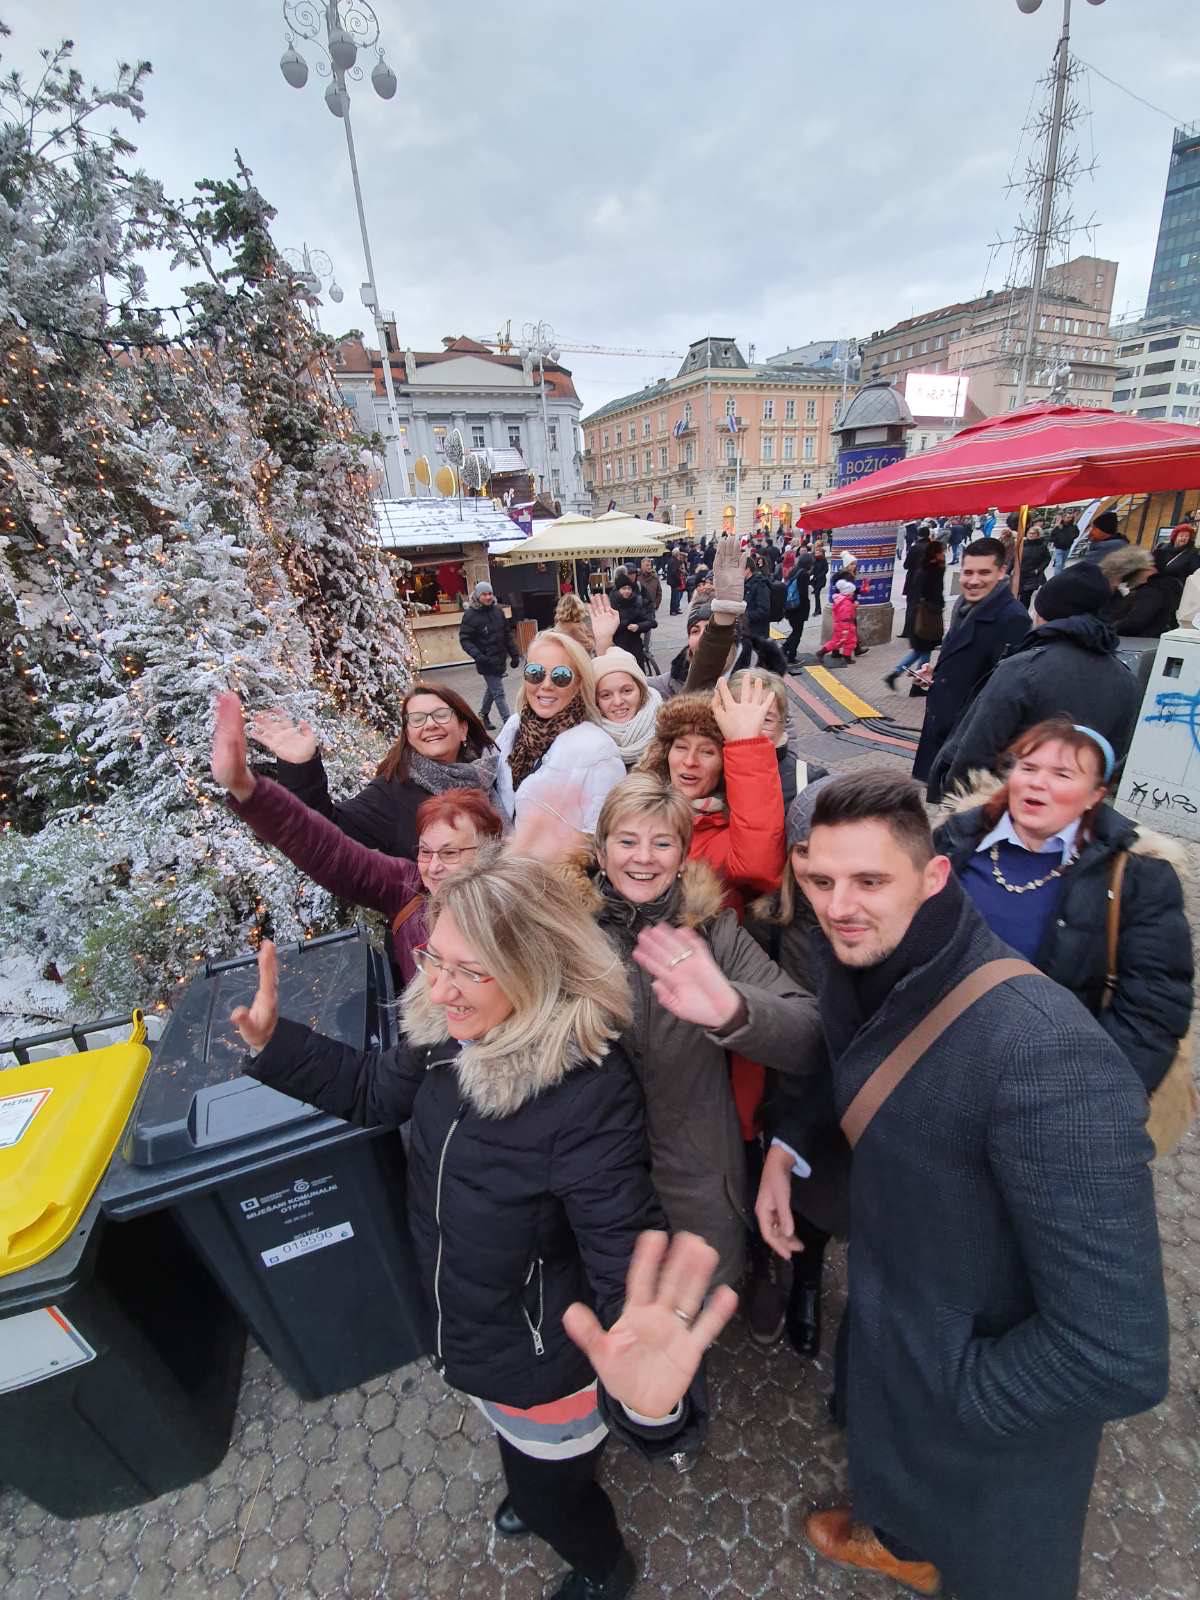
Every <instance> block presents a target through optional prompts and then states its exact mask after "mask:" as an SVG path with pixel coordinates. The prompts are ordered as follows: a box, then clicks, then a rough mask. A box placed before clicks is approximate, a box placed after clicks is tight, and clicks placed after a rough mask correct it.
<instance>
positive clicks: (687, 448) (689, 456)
mask: <svg viewBox="0 0 1200 1600" xmlns="http://www.w3.org/2000/svg"><path fill="white" fill-rule="evenodd" d="M683 459H684V460H685V461H686V462H687V464H688V466H689V467H690V466H691V465H692V464H693V462H694V461H695V459H696V446H695V445H694V444H693V443H692V441H691V440H690V439H689V440H688V442H687V444H685V445H684V447H683Z"/></svg>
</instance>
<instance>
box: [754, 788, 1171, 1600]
mask: <svg viewBox="0 0 1200 1600" xmlns="http://www.w3.org/2000/svg"><path fill="white" fill-rule="evenodd" d="M793 866H794V867H795V869H796V871H797V873H798V875H799V876H800V878H801V881H802V886H803V888H804V890H805V892H806V893H807V895H808V898H809V900H810V902H811V904H812V907H813V910H814V911H815V913H816V917H817V920H818V923H819V925H820V930H821V933H820V935H816V936H814V937H815V944H816V946H817V950H816V955H817V968H818V971H817V986H818V997H819V1000H820V1006H821V1019H822V1025H823V1027H824V1030H825V1034H826V1038H827V1042H828V1045H829V1053H830V1059H831V1061H832V1063H833V1065H832V1075H833V1092H834V1101H835V1105H836V1109H837V1113H838V1115H839V1117H840V1118H842V1119H843V1126H846V1125H847V1122H849V1123H850V1125H851V1127H852V1129H853V1128H854V1123H853V1116H851V1117H850V1118H848V1117H847V1113H848V1112H849V1111H850V1110H851V1107H852V1105H854V1103H855V1102H856V1099H857V1097H859V1095H860V1091H863V1089H864V1086H865V1085H867V1084H868V1081H869V1080H871V1079H872V1076H873V1074H874V1073H875V1071H876V1069H877V1068H879V1067H880V1065H881V1063H883V1062H884V1061H885V1060H886V1059H887V1058H888V1057H889V1056H891V1053H892V1052H893V1051H894V1050H895V1049H896V1048H897V1047H898V1046H900V1045H901V1044H902V1043H903V1042H904V1041H905V1040H906V1039H908V1038H909V1036H910V1035H912V1034H913V1031H914V1030H915V1029H917V1028H918V1027H919V1026H920V1025H921V1024H922V1023H923V1022H926V1019H928V1018H929V1016H930V1013H931V1012H932V1011H933V1009H934V1008H935V1007H936V1006H937V1005H938V1004H939V1003H940V1002H941V1001H942V1000H943V999H944V998H945V997H946V996H947V995H948V994H949V993H950V991H951V990H953V989H955V987H956V986H957V985H958V984H959V983H960V981H961V980H963V979H964V978H966V977H968V976H969V975H971V974H973V973H976V972H977V971H978V970H979V969H980V968H981V967H983V966H984V965H985V964H986V963H989V962H992V961H996V960H1003V959H1008V960H1010V961H1011V960H1013V953H1012V951H1010V950H1009V949H1008V947H1007V946H1006V945H1004V944H1002V943H1001V942H1000V941H999V940H998V939H997V938H996V937H995V936H994V935H993V934H992V933H991V932H990V931H989V930H988V928H987V927H986V925H985V924H984V922H983V921H982V919H981V918H980V916H979V914H978V913H977V912H976V910H975V909H974V907H973V905H972V904H971V902H970V901H969V900H968V899H967V897H966V896H965V895H964V894H963V892H962V890H961V888H960V887H959V884H958V881H957V879H956V878H955V877H954V876H953V875H952V873H951V871H950V863H949V861H948V859H947V858H946V857H945V856H938V855H935V854H934V851H933V844H932V840H931V837H930V832H929V824H928V820H927V818H926V814H925V810H924V806H923V804H922V799H921V793H920V790H919V789H918V787H917V786H916V785H915V784H913V783H911V782H908V781H905V780H901V779H898V778H897V776H896V774H895V773H894V772H892V771H887V772H882V771H869V770H868V771H866V772H857V773H851V774H848V775H845V776H843V777H840V778H837V779H834V780H833V781H831V782H830V783H827V784H826V785H825V786H824V787H823V789H822V791H821V793H820V795H819V796H818V798H817V801H816V805H815V807H814V813H813V819H812V832H811V835H810V837H809V842H808V853H807V856H806V857H805V858H803V859H802V860H800V861H799V862H798V863H797V862H795V861H794V862H793ZM914 1046H915V1047H916V1048H915V1049H914V1051H913V1060H912V1065H911V1067H910V1068H909V1070H908V1071H907V1073H906V1074H903V1075H898V1076H897V1077H896V1078H895V1079H894V1080H893V1081H892V1084H891V1087H890V1091H889V1092H883V1093H882V1097H881V1098H879V1097H876V1099H875V1106H876V1109H875V1110H874V1114H873V1116H870V1117H869V1119H868V1120H867V1121H866V1122H865V1123H864V1122H862V1120H861V1115H862V1109H863V1106H864V1102H867V1103H869V1102H870V1100H871V1098H872V1097H871V1095H870V1093H868V1094H867V1095H865V1096H864V1097H863V1099H857V1110H856V1112H855V1113H854V1115H858V1116H859V1117H860V1120H859V1122H858V1124H857V1129H856V1134H857V1136H856V1138H855V1137H852V1143H854V1146H855V1148H854V1155H853V1160H852V1168H851V1178H850V1183H851V1197H850V1214H851V1219H852V1222H851V1234H852V1238H851V1245H850V1254H849V1262H850V1291H849V1303H848V1310H847V1318H848V1325H849V1343H848V1357H847V1372H846V1380H845V1381H846V1401H847V1410H848V1449H849V1458H850V1462H849V1464H850V1495H851V1504H850V1505H848V1506H844V1507H841V1508H838V1509H836V1510H829V1511H819V1512H815V1513H813V1514H812V1515H811V1516H810V1517H809V1518H808V1520H807V1523H806V1525H805V1531H806V1536H807V1538H808V1541H809V1543H810V1544H811V1545H812V1546H813V1547H814V1548H815V1549H816V1550H817V1551H818V1552H819V1553H820V1554H821V1555H823V1556H825V1557H827V1558H829V1559H830V1560H832V1561H836V1562H839V1563H841V1564H842V1565H844V1566H848V1567H854V1568H859V1569H861V1570H865V1571H869V1572H873V1573H877V1574H881V1575H886V1576H889V1577H891V1578H894V1579H897V1580H898V1581H900V1582H901V1583H904V1584H906V1585H907V1586H908V1587H909V1588H910V1589H911V1590H913V1591H915V1592H916V1593H918V1594H929V1595H932V1594H937V1593H939V1592H940V1590H941V1589H942V1588H943V1587H945V1588H946V1589H949V1590H950V1591H951V1592H953V1593H954V1594H955V1595H956V1596H957V1597H958V1600H1017V1597H1019V1600H1074V1596H1075V1594H1076V1590H1077V1588H1078V1581H1079V1558H1080V1548H1081V1542H1082V1538H1083V1527H1084V1518H1085V1516H1086V1514H1087V1505H1088V1497H1089V1494H1090V1492H1091V1485H1092V1478H1093V1475H1094V1472H1095V1466H1096V1456H1097V1451H1098V1449H1099V1445H1100V1436H1101V1431H1102V1428H1103V1424H1104V1423H1105V1421H1107V1420H1109V1419H1110V1418H1116V1417H1122V1416H1128V1415H1131V1414H1132V1413H1134V1412H1138V1411H1142V1410H1144V1409H1146V1408H1147V1407H1149V1406H1153V1405H1156V1404H1157V1403H1158V1402H1159V1401H1160V1400H1161V1399H1162V1398H1163V1395H1164V1394H1165V1392H1166V1387H1167V1314H1166V1298H1165V1293H1164V1288H1163V1280H1162V1265H1161V1260H1160V1254H1159V1242H1158V1230H1157V1223H1156V1218H1155V1210H1154V1195H1153V1190H1152V1187H1151V1180H1150V1170H1149V1161H1150V1159H1151V1156H1152V1154H1153V1149H1152V1146H1151V1143H1150V1139H1149V1137H1148V1136H1147V1134H1146V1131H1145V1126H1144V1124H1145V1117H1146V1096H1145V1091H1144V1089H1143V1088H1142V1085H1141V1082H1140V1081H1139V1079H1138V1077H1137V1075H1136V1073H1135V1072H1134V1071H1133V1068H1132V1067H1131V1066H1130V1065H1129V1063H1128V1062H1127V1061H1126V1060H1125V1058H1124V1056H1123V1055H1122V1054H1121V1052H1120V1051H1119V1050H1118V1049H1117V1047H1116V1046H1115V1045H1114V1044H1113V1043H1112V1041H1111V1040H1110V1039H1109V1038H1108V1036H1107V1035H1106V1034H1105V1033H1104V1032H1103V1030H1102V1029H1101V1028H1100V1027H1099V1025H1098V1024H1097V1023H1096V1022H1095V1021H1094V1020H1093V1019H1092V1017H1091V1016H1089V1015H1088V1013H1087V1012H1086V1011H1085V1010H1084V1008H1083V1007H1082V1006H1081V1005H1080V1004H1079V1002H1078V1001H1077V1000H1076V999H1075V998H1074V996H1073V995H1071V994H1069V993H1068V992H1067V990H1065V989H1063V988H1060V987H1059V986H1058V984H1056V983H1054V982H1053V981H1052V980H1051V979H1049V978H1047V977H1045V976H1044V975H1042V974H1041V973H1039V972H1037V971H1035V970H1034V969H1032V968H1028V967H1024V968H1023V969H1022V970H1019V971H1018V972H1016V973H1015V974H1010V975H1007V976H1006V977H1005V978H1004V980H1003V981H1002V982H1000V983H999V984H998V985H997V986H996V987H993V988H991V989H990V990H989V991H988V992H986V993H983V994H982V995H981V996H980V997H979V998H977V999H975V1000H974V1002H973V1003H971V1004H969V1006H968V1007H967V1008H966V1009H964V1010H963V1011H962V1012H961V1014H960V1015H959V1016H958V1018H957V1020H955V1021H952V1022H951V1023H950V1024H949V1026H948V1027H946V1029H945V1031H943V1032H941V1033H940V1035H939V1034H938V1033H937V1030H936V1028H931V1027H930V1026H929V1025H928V1024H927V1026H926V1032H925V1036H924V1037H923V1038H919V1039H917V1040H915V1041H914ZM875 1088H876V1089H878V1088H879V1080H876V1084H875ZM776 1127H777V1128H778V1131H779V1139H777V1141H776V1143H775V1144H774V1145H773V1147H772V1149H771V1150H770V1151H769V1152H768V1155H767V1159H766V1169H765V1172H764V1176H763V1181H762V1187H761V1189H760V1192H759V1200H758V1205H757V1208H756V1214H757V1217H758V1221H759V1225H760V1228H761V1229H762V1233H763V1237H764V1238H765V1239H766V1241H767V1243H768V1244H770V1245H772V1246H773V1248H774V1249H775V1250H776V1251H777V1252H778V1253H779V1254H780V1255H782V1256H784V1257H788V1256H790V1254H791V1253H792V1251H793V1250H795V1249H796V1248H798V1246H797V1245H796V1243H795V1236H794V1234H793V1231H792V1217H791V1210H790V1206H791V1183H792V1178H793V1171H795V1172H796V1174H797V1175H798V1176H800V1175H802V1173H801V1166H800V1165H796V1166H795V1167H794V1166H793V1152H792V1151H791V1150H790V1149H789V1148H788V1145H787V1135H788V1131H789V1129H788V1111H787V1104H786V1089H785V1091H784V1099H783V1104H782V1105H781V1107H780V1113H779V1118H778V1121H777V1123H776ZM1146 1581H1147V1583H1149V1581H1150V1574H1149V1573H1147V1575H1146Z"/></svg>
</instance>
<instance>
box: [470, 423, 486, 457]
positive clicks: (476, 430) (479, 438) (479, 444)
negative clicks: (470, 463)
mask: <svg viewBox="0 0 1200 1600" xmlns="http://www.w3.org/2000/svg"><path fill="white" fill-rule="evenodd" d="M484 438H485V434H484V431H483V424H482V423H480V422H473V423H472V424H471V449H472V450H482V449H484V448H485V446H484Z"/></svg>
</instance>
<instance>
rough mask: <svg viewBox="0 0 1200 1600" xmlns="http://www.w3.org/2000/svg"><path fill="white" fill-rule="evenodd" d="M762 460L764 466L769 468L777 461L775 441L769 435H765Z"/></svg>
mask: <svg viewBox="0 0 1200 1600" xmlns="http://www.w3.org/2000/svg"><path fill="white" fill-rule="evenodd" d="M762 459H763V465H764V466H769V465H770V464H771V463H772V462H773V461H774V460H775V441H774V439H773V438H772V437H771V435H770V434H769V433H765V434H764V435H763V442H762Z"/></svg>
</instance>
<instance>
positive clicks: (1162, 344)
mask: <svg viewBox="0 0 1200 1600" xmlns="http://www.w3.org/2000/svg"><path fill="white" fill-rule="evenodd" d="M1146 349H1147V350H1178V349H1179V335H1178V334H1176V335H1175V337H1174V338H1173V339H1151V341H1150V343H1149V344H1148V345H1147V346H1146Z"/></svg>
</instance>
